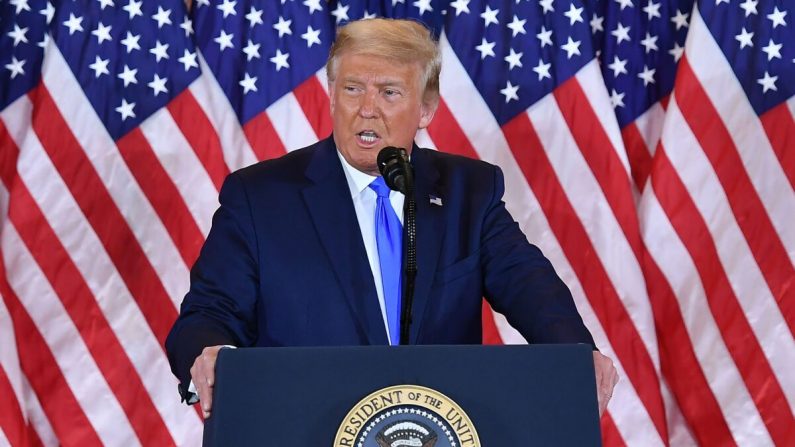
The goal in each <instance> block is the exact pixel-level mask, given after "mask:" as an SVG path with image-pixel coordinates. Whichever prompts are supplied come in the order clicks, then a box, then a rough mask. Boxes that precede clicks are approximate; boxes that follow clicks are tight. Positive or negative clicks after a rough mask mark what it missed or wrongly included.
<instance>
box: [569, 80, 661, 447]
mask: <svg viewBox="0 0 795 447" xmlns="http://www.w3.org/2000/svg"><path fill="white" fill-rule="evenodd" d="M554 95H555V99H556V100H557V103H558V106H559V107H560V111H561V113H562V115H563V118H564V119H565V120H566V124H567V126H568V128H569V129H570V131H571V134H572V136H573V137H574V141H575V142H576V144H577V148H578V149H579V150H580V152H581V153H582V155H583V157H584V158H585V161H586V162H587V163H588V166H589V167H590V168H591V172H593V174H594V177H595V178H596V181H597V182H598V183H599V186H600V187H601V189H602V192H603V193H604V196H605V198H606V199H607V203H608V204H609V205H610V208H611V210H612V211H613V215H614V216H615V218H616V220H617V221H618V224H619V226H620V227H621V229H622V231H623V232H624V236H625V237H626V240H627V242H628V243H629V245H630V247H631V248H632V251H633V252H634V254H635V259H636V260H637V262H638V264H640V262H641V259H642V257H643V244H642V240H641V237H640V225H639V223H638V215H637V211H636V209H635V200H634V198H633V196H632V187H631V185H630V183H629V177H628V175H627V172H626V169H625V168H624V165H623V163H622V162H621V159H619V157H618V153H617V152H616V149H615V148H614V147H613V145H612V143H611V142H610V138H608V136H607V133H606V132H605V130H604V128H603V127H602V124H601V122H600V121H599V118H598V117H597V116H596V112H595V111H594V110H593V108H592V107H591V103H590V102H589V101H588V97H587V95H586V94H585V92H584V91H583V90H582V87H581V86H580V84H579V82H577V78H571V79H570V80H568V81H566V82H564V83H563V84H561V85H560V86H558V88H557V89H555V91H554ZM619 302H620V300H619ZM622 305H623V303H622ZM628 323H629V324H632V322H631V320H629V321H628ZM613 324H616V322H615V321H614V320H611V319H606V321H603V325H607V326H610V325H613ZM633 327H634V326H633ZM605 330H606V331H607V332H610V328H609V327H606V328H605ZM633 354H634V355H632V356H630V357H621V363H622V364H624V363H633V364H637V365H639V370H638V372H639V373H641V374H643V375H644V377H643V379H642V380H643V382H645V383H647V384H648V385H647V386H645V387H643V388H636V390H635V391H636V392H637V393H638V397H639V398H640V400H641V402H643V405H644V406H645V407H646V410H647V411H648V412H649V417H651V419H652V422H653V423H654V425H655V427H656V428H657V432H658V433H659V435H660V438H661V439H662V440H663V443H667V442H668V427H667V425H666V422H665V406H664V404H663V400H662V394H660V382H659V378H658V376H657V371H656V369H655V366H654V362H653V361H652V359H651V356H650V355H649V353H648V350H646V349H643V350H636V351H635V352H634V353H633Z"/></svg>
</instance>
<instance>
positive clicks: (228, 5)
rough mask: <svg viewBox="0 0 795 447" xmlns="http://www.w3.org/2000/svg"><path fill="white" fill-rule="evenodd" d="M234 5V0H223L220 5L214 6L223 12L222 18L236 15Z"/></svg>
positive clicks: (235, 3)
mask: <svg viewBox="0 0 795 447" xmlns="http://www.w3.org/2000/svg"><path fill="white" fill-rule="evenodd" d="M236 5H237V2H236V1H233V0H224V2H223V3H221V4H220V5H218V6H216V8H218V10H219V11H221V12H222V13H223V14H224V18H227V17H228V16H236V15H237V11H235V6H236Z"/></svg>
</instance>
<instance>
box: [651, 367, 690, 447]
mask: <svg viewBox="0 0 795 447" xmlns="http://www.w3.org/2000/svg"><path fill="white" fill-rule="evenodd" d="M660 394H661V395H662V398H663V405H664V406H665V420H666V422H667V424H668V445H669V446H676V447H697V446H698V442H696V440H695V438H693V433H691V432H690V428H689V427H688V422H687V419H685V415H684V414H682V410H681V409H680V408H679V404H678V403H677V402H676V397H675V396H674V394H673V392H672V391H671V388H670V387H669V386H668V382H667V381H666V380H665V377H664V376H662V375H661V376H660Z"/></svg>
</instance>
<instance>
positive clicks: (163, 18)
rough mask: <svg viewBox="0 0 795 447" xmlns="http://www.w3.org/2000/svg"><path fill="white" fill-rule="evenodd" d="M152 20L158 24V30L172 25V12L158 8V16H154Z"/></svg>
mask: <svg viewBox="0 0 795 447" xmlns="http://www.w3.org/2000/svg"><path fill="white" fill-rule="evenodd" d="M152 19H153V20H154V21H155V22H157V29H160V28H162V27H163V25H171V10H170V9H166V10H163V7H162V6H158V7H157V14H155V15H153V16H152Z"/></svg>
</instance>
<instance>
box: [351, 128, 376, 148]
mask: <svg viewBox="0 0 795 447" xmlns="http://www.w3.org/2000/svg"><path fill="white" fill-rule="evenodd" d="M356 137H357V138H358V140H359V142H360V143H363V144H364V145H368V146H369V145H372V144H375V143H376V142H377V141H378V140H380V139H381V137H380V136H379V135H378V134H377V133H375V132H373V131H372V130H363V131H361V132H359V133H357V134H356Z"/></svg>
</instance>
